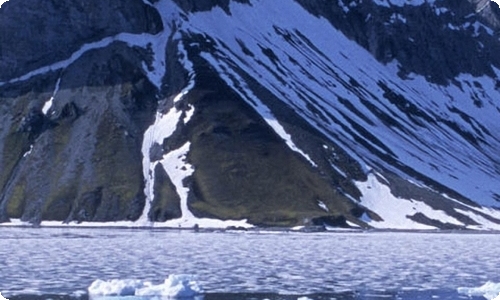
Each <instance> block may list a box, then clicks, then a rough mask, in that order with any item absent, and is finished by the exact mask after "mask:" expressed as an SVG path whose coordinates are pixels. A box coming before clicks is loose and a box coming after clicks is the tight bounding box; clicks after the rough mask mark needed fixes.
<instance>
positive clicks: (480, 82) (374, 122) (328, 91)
mask: <svg viewBox="0 0 500 300" xmlns="http://www.w3.org/2000/svg"><path fill="white" fill-rule="evenodd" d="M408 2H411V1H408ZM398 3H399V2H398ZM398 3H396V2H394V3H393V4H394V5H398ZM411 3H412V4H417V2H411ZM230 10H231V15H228V14H226V13H225V12H224V11H223V10H222V9H220V8H214V9H213V10H212V11H210V12H206V13H196V14H193V15H190V16H189V22H188V23H186V24H184V25H183V26H184V27H185V30H186V31H189V32H193V33H203V34H208V35H209V36H210V37H211V38H213V39H214V42H215V44H216V49H217V51H215V52H212V53H202V56H203V57H204V58H205V59H206V60H207V61H209V62H210V63H211V64H212V65H213V66H214V68H216V69H217V70H218V71H219V73H221V74H223V76H224V77H225V78H228V80H226V81H227V82H228V83H230V84H232V85H233V88H234V90H235V91H237V92H238V93H240V94H241V95H243V96H245V95H247V97H243V98H248V95H252V91H251V90H250V89H249V87H248V85H247V84H246V83H245V81H244V79H243V78H242V77H241V76H240V73H241V71H240V69H242V70H243V71H244V72H246V73H247V74H248V75H249V77H250V78H257V79H258V80H259V83H260V84H262V85H264V86H265V87H266V88H267V89H268V90H269V91H271V92H272V93H273V94H274V95H276V96H277V97H278V98H279V99H281V100H282V101H284V102H285V103H287V104H288V105H289V106H290V107H292V108H293V109H294V110H295V111H296V112H297V113H298V114H299V115H301V116H302V117H304V118H305V119H306V120H308V121H309V122H310V123H311V124H312V125H313V126H315V127H316V128H318V129H319V130H320V131H321V132H323V133H325V134H326V135H327V136H328V137H330V138H331V139H332V141H334V142H336V143H340V144H341V145H342V146H343V147H344V148H345V149H347V150H349V149H352V148H353V145H358V146H356V147H355V148H356V150H355V151H354V150H353V151H352V152H353V153H354V152H356V153H357V159H358V160H360V163H362V164H363V165H365V164H368V165H371V164H377V165H379V164H382V165H386V166H388V164H387V163H386V162H384V160H386V159H387V158H390V159H393V160H395V161H399V162H400V163H401V164H403V165H407V166H409V167H410V168H412V169H414V170H416V171H417V172H420V173H422V174H425V175H426V176H428V177H430V178H432V179H434V180H436V181H438V182H440V183H442V184H444V185H446V186H449V187H451V188H452V189H454V190H456V191H458V192H459V193H461V194H463V195H465V196H467V197H469V198H470V199H473V200H474V201H477V202H478V203H480V204H482V205H496V201H495V200H494V194H500V186H499V185H498V180H497V179H498V176H500V171H499V169H498V168H497V166H496V163H495V159H494V158H495V157H496V156H497V154H495V153H497V150H496V149H499V148H500V124H499V123H498V122H497V120H498V117H499V116H500V113H499V107H498V104H497V101H496V100H495V99H498V98H500V92H499V91H498V89H497V88H496V87H495V84H496V81H495V79H494V78H490V77H486V76H483V77H473V76H471V75H468V74H462V75H460V76H459V77H458V78H456V81H457V82H458V83H459V84H457V85H454V84H450V85H448V86H439V85H436V84H432V83H429V82H428V81H427V80H426V79H425V78H423V77H422V76H418V75H414V74H410V76H409V77H408V78H407V79H402V78H400V77H398V76H397V73H398V65H397V62H392V63H390V64H388V65H383V64H381V63H379V62H378V61H376V60H375V59H374V58H373V57H372V55H371V54H370V53H368V52H367V51H366V50H365V49H363V48H362V47H360V46H359V45H357V44H356V43H355V42H353V41H351V40H349V39H347V38H346V37H345V36H344V35H343V34H342V33H341V32H339V31H338V30H336V29H334V28H333V27H332V26H331V25H330V24H329V23H328V22H327V21H326V20H324V19H321V18H316V17H314V16H311V15H309V14H308V13H307V12H305V11H304V9H302V7H300V6H299V5H298V4H296V3H290V5H287V6H283V5H280V4H279V3H275V2H269V1H252V5H251V6H249V5H245V4H239V3H231V5H230ZM266 16H272V17H266ZM297 20H301V21H300V22H297ZM242 45H244V49H243V47H242ZM266 48H268V49H271V50H272V52H273V53H274V56H275V57H276V58H277V59H273V58H270V57H269V55H265V54H264V51H263V49H266ZM248 53H252V55H248ZM305 83H307V84H305ZM383 87H385V88H386V89H389V90H391V91H392V92H394V93H395V95H399V97H400V99H402V100H404V101H406V102H407V104H406V108H405V107H400V106H397V105H395V104H393V103H391V102H390V101H389V100H388V99H386V91H385V90H384V88H383ZM340 98H342V99H346V100H347V101H348V102H350V103H351V104H352V105H351V107H352V106H354V107H355V108H356V110H357V111H352V110H351V109H350V107H348V106H344V105H340V104H339V100H338V99H340ZM473 99H477V100H479V102H481V105H482V106H481V105H478V104H477V103H478V101H474V100H473ZM249 102H251V101H249ZM308 105H309V106H313V107H315V108H316V109H315V110H314V111H312V110H310V109H309V108H308ZM405 109H408V111H409V112H408V111H407V112H405ZM412 109H416V113H418V114H419V116H413V115H412V112H411V111H412ZM256 110H257V111H260V110H259V108H258V107H256ZM464 112H466V114H464ZM318 114H319V115H318ZM381 115H383V116H387V117H388V118H391V119H392V120H393V122H392V123H387V122H386V121H384V119H383V118H381V117H380V116H381ZM421 122H424V123H421ZM357 126H360V127H362V128H364V129H366V131H359V130H358V128H357ZM470 138H473V139H474V141H471V140H470ZM292 139H293V137H292ZM360 143H362V145H363V147H359V145H360ZM359 157H362V159H360V158H359ZM443 157H446V159H443ZM389 168H390V169H392V170H393V171H394V172H397V173H401V171H400V170H398V169H396V168H394V167H391V166H389ZM409 179H410V178H409Z"/></svg>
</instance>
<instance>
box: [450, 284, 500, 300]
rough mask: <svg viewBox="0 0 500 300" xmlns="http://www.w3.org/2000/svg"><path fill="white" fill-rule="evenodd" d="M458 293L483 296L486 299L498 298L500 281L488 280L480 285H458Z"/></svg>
mask: <svg viewBox="0 0 500 300" xmlns="http://www.w3.org/2000/svg"><path fill="white" fill-rule="evenodd" d="M457 291H458V293H459V294H464V295H468V296H469V297H470V296H483V297H484V298H486V299H488V300H500V283H495V282H492V281H488V282H486V283H485V284H483V285H482V286H480V287H459V288H458V289H457Z"/></svg>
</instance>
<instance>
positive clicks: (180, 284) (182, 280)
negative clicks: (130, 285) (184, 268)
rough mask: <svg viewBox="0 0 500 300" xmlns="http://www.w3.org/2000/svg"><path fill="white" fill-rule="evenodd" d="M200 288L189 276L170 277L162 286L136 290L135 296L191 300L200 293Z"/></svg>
mask: <svg viewBox="0 0 500 300" xmlns="http://www.w3.org/2000/svg"><path fill="white" fill-rule="evenodd" d="M202 292H203V291H202V289H201V287H200V286H199V285H198V283H197V282H196V281H195V280H194V279H193V276H190V275H170V276H168V278H167V279H165V282H164V283H163V284H159V285H150V286H146V287H143V288H140V289H138V290H136V296H161V297H169V298H193V297H195V296H197V295H200V294H201V293H202Z"/></svg>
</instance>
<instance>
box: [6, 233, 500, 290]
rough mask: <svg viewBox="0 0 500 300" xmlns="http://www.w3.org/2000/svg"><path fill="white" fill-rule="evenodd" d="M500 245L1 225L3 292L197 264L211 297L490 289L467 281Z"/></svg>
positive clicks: (485, 237)
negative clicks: (470, 288)
mask: <svg viewBox="0 0 500 300" xmlns="http://www.w3.org/2000/svg"><path fill="white" fill-rule="evenodd" d="M499 249H500V235H498V234H485V233H449V232H448V233H418V232H414V233H408V232H324V233H297V232H257V231H247V232H245V231H242V232H215V231H214V232H193V231H188V230H179V231H177V230H165V229H163V230H157V229H149V230H148V229H117V228H94V229H90V228H10V227H0V293H1V294H2V295H3V296H4V297H6V298H8V299H10V300H12V299H54V300H55V299H88V294H87V288H88V287H89V286H90V285H91V284H92V282H94V281H95V280H97V279H102V280H111V279H140V280H147V281H150V282H152V283H154V284H160V283H162V282H163V281H164V280H165V278H167V277H168V275H170V274H190V275H192V276H194V278H196V282H197V283H198V284H199V285H200V286H201V287H202V288H203V294H202V295H201V296H202V298H203V299H205V300H212V299H214V300H215V299H221V300H236V299H248V300H250V299H253V300H263V299H270V300H277V299H284V300H288V299H293V300H308V299H313V300H323V299H338V300H348V299H349V300H350V299H402V300H404V299H412V300H414V299H450V300H451V299H453V300H456V299H486V298H485V297H482V296H480V295H476V296H469V295H467V294H463V293H462V294H460V293H458V292H457V289H458V288H459V287H479V286H481V285H483V284H485V283H486V282H488V281H490V282H500V272H499V271H498V270H499V266H500V250H499ZM129 298H130V299H136V298H133V297H129ZM106 299H110V298H106ZM120 299H128V298H127V297H125V298H123V297H122V298H120ZM140 299H147V298H140ZM155 299H161V298H155ZM197 299H198V298H197Z"/></svg>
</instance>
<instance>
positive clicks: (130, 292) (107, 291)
mask: <svg viewBox="0 0 500 300" xmlns="http://www.w3.org/2000/svg"><path fill="white" fill-rule="evenodd" d="M88 292H89V298H90V299H91V300H105V299H110V300H111V299H113V300H117V299H122V298H123V297H125V298H126V299H129V300H139V299H140V300H146V299H158V298H157V297H160V299H179V298H181V299H196V300H201V299H203V296H202V295H201V294H202V293H203V290H202V288H201V287H200V285H199V284H198V283H197V282H196V280H194V276H192V275H169V276H168V278H167V279H165V282H164V283H163V284H158V285H154V284H152V283H151V282H148V281H142V280H135V279H113V280H108V281H103V280H100V279H98V280H96V281H94V282H93V283H92V284H91V285H90V286H89V288H88ZM152 297H154V298H152Z"/></svg>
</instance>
